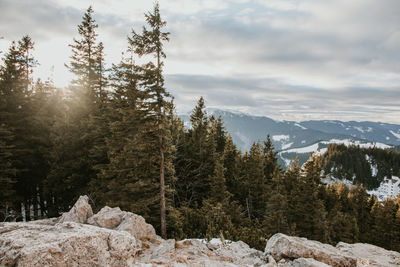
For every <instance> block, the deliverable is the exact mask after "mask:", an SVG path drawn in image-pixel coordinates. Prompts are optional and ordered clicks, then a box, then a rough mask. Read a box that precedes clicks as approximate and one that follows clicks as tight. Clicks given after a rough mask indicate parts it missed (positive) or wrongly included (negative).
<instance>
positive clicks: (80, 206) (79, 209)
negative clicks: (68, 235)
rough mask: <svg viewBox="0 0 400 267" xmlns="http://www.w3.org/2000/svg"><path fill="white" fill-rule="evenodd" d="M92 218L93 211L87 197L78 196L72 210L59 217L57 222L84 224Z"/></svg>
mask: <svg viewBox="0 0 400 267" xmlns="http://www.w3.org/2000/svg"><path fill="white" fill-rule="evenodd" d="M92 216H93V211H92V207H91V206H90V204H89V198H88V197H87V196H80V197H79V199H78V201H77V202H76V203H75V205H74V206H73V207H72V209H71V210H70V211H68V212H65V213H63V215H61V218H60V221H59V222H60V223H63V222H76V223H86V222H87V220H88V219H89V218H90V217H92Z"/></svg>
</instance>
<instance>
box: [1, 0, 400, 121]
mask: <svg viewBox="0 0 400 267" xmlns="http://www.w3.org/2000/svg"><path fill="white" fill-rule="evenodd" d="M91 4H92V5H93V7H94V10H95V14H94V17H95V19H96V21H97V23H98V24H99V39H100V40H102V41H103V42H104V44H105V52H106V54H107V63H108V64H109V65H110V64H111V63H112V62H117V61H118V60H119V58H120V53H121V52H122V51H123V50H124V48H125V47H126V35H128V34H129V33H130V31H131V29H132V28H134V29H135V30H139V31H140V28H141V25H143V24H144V16H143V13H144V12H147V11H149V10H151V8H152V5H153V2H152V1H145V0H143V1H131V0H121V1H110V0H96V1H94V0H70V1H62V0H47V1H46V0H36V1H30V0H19V1H13V0H3V1H1V2H0V36H4V37H5V38H6V39H7V40H13V39H19V38H20V37H21V36H22V35H24V34H26V33H29V34H30V35H31V36H32V38H33V39H34V40H35V41H36V44H37V45H36V47H37V50H36V51H37V54H38V56H39V58H38V59H39V61H40V62H43V66H42V67H43V68H44V69H49V68H50V66H51V64H52V62H54V61H59V62H60V64H59V65H58V67H57V66H56V70H57V69H58V74H57V76H58V77H59V78H60V79H64V80H66V79H67V78H66V77H67V76H66V75H63V71H64V72H65V71H66V70H64V69H63V67H62V64H63V63H65V62H66V61H68V55H69V53H70V49H69V48H68V46H67V45H68V43H70V42H71V41H72V38H73V37H76V36H77V32H76V25H78V24H79V23H80V21H81V17H82V15H83V13H84V11H85V10H86V8H87V7H88V6H89V5H91ZM160 7H161V14H162V16H163V18H164V19H166V20H167V23H168V24H167V28H166V30H167V31H169V32H171V36H170V37H171V41H170V42H169V43H168V44H166V46H165V50H166V54H167V59H166V65H165V74H166V75H167V79H166V81H167V85H168V87H169V88H171V91H172V92H173V93H174V95H175V97H176V102H177V103H179V104H178V108H179V109H191V108H192V107H193V106H194V105H195V102H196V100H197V98H198V97H199V96H200V95H204V96H205V97H206V98H207V101H208V103H209V104H210V105H214V106H219V105H220V106H225V107H227V108H230V109H235V108H236V109H240V110H242V111H247V112H251V113H254V114H258V115H263V114H264V115H268V114H269V115H271V116H274V117H275V118H284V119H296V118H301V117H302V116H303V117H304V118H309V117H313V118H314V117H315V118H317V117H318V114H320V116H322V117H324V118H328V117H329V116H331V117H330V118H336V117H341V118H350V119H357V118H358V119H364V118H371V119H374V120H375V119H376V120H378V119H379V118H380V119H381V120H387V121H392V122H398V123H400V121H399V119H398V118H400V114H399V106H398V104H397V103H396V101H395V100H396V99H397V98H398V97H397V95H398V93H397V92H399V91H400V64H399V63H398V62H400V53H399V52H398V50H399V47H400V28H399V26H398V25H400V1H398V0H386V1H385V2H384V3H383V2H382V1H380V0H354V1H347V0H326V1H320V0H268V1H260V0H213V1H211V0H185V1H183V0H160ZM15 21H18V23H15ZM11 22H12V23H11ZM4 41H5V40H2V41H1V42H0V45H2V43H4ZM41 47H42V48H41ZM1 48H2V47H0V49H1ZM53 64H54V63H53ZM43 73H45V71H43ZM68 79H69V78H68ZM64 82H66V81H64ZM393 114H394V115H393ZM335 116H336V117H335ZM352 116H353V117H354V118H351V117H352ZM396 116H397V117H396ZM291 117H292V118H291Z"/></svg>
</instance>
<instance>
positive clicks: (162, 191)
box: [159, 124, 167, 239]
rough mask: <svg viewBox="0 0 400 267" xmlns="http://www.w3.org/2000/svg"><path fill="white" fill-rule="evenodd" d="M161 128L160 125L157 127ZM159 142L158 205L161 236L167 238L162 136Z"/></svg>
mask: <svg viewBox="0 0 400 267" xmlns="http://www.w3.org/2000/svg"><path fill="white" fill-rule="evenodd" d="M159 126H160V128H161V124H160V125H159ZM159 142H160V161H161V162H160V202H161V203H160V204H161V236H162V238H164V239H165V238H166V237H167V222H166V218H165V179H164V151H163V148H162V145H163V143H162V136H161V135H160V136H159Z"/></svg>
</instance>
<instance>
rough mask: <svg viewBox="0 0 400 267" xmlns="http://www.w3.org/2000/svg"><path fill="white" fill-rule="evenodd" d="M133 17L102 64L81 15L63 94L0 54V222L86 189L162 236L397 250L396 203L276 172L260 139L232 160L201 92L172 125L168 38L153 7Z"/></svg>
mask: <svg viewBox="0 0 400 267" xmlns="http://www.w3.org/2000/svg"><path fill="white" fill-rule="evenodd" d="M145 21H146V25H145V27H144V28H143V29H142V30H141V31H140V32H136V31H132V34H131V35H130V36H129V37H128V41H127V47H126V51H125V52H124V54H123V58H122V59H121V61H120V62H119V63H117V64H112V65H111V66H108V65H107V64H106V62H104V53H103V49H104V47H103V44H102V43H101V42H98V39H97V37H98V36H97V28H98V25H97V24H96V22H95V20H94V14H93V10H92V9H91V8H89V9H88V10H87V12H86V13H85V14H84V16H83V19H82V23H81V24H80V25H78V33H79V35H78V37H77V38H76V39H74V40H72V42H71V45H70V47H71V60H70V62H69V63H67V64H66V65H67V66H68V69H69V70H70V71H71V72H72V73H73V74H74V77H75V79H74V80H73V81H72V82H71V85H70V86H69V87H68V88H65V89H60V88H55V87H54V85H53V83H52V81H51V79H49V80H47V81H40V80H38V81H33V79H32V72H34V70H35V66H36V65H37V62H36V60H35V59H34V57H33V55H34V42H33V40H31V39H30V38H29V37H28V36H25V37H23V38H22V39H21V40H20V41H18V42H15V43H13V44H12V45H11V47H10V48H9V50H8V51H5V52H4V53H3V54H2V55H3V59H2V60H3V61H2V64H1V69H0V96H1V97H0V118H1V124H0V135H1V139H0V149H1V150H0V157H1V158H0V164H1V165H0V220H1V221H6V220H9V221H11V220H23V219H24V220H33V219H39V218H43V217H54V216H58V215H59V214H60V213H61V212H63V211H66V210H68V209H69V208H70V207H71V205H72V204H73V203H74V202H75V201H76V199H77V198H78V196H79V195H82V194H88V195H89V196H90V199H91V202H92V205H93V207H95V209H99V208H100V207H102V206H104V205H109V206H119V207H121V209H123V210H127V211H132V212H134V213H137V214H140V215H142V216H143V217H145V218H146V220H147V221H148V222H149V223H151V224H153V225H154V226H155V227H156V229H157V232H158V233H159V234H161V235H162V236H163V237H174V238H178V239H179V238H186V237H207V238H210V237H215V236H223V237H224V238H226V239H233V240H239V239H240V240H243V241H245V242H247V243H248V244H250V245H251V246H253V247H256V248H260V249H263V248H264V246H265V239H266V238H269V237H270V236H271V235H272V234H274V233H277V232H281V233H287V234H291V235H298V236H304V237H307V238H311V239H315V240H320V241H322V242H328V243H337V242H339V241H345V242H350V243H351V242H368V243H372V244H376V245H379V246H382V247H385V248H388V249H394V250H398V251H400V211H399V204H400V198H397V199H395V200H387V201H385V202H383V203H380V202H378V201H377V199H376V198H375V197H369V196H368V194H367V193H366V190H365V188H364V187H362V186H360V185H356V186H354V187H351V188H347V187H346V186H345V185H344V184H339V185H329V186H325V185H323V184H322V183H321V175H320V174H321V170H322V168H323V167H329V166H325V165H323V162H321V160H320V158H317V157H311V158H310V159H309V161H307V162H306V164H305V165H304V166H303V167H302V168H300V166H299V164H298V163H297V161H294V162H293V163H292V165H291V166H290V167H289V168H288V169H287V170H286V171H284V170H282V169H281V167H280V166H279V164H278V163H277V153H276V152H275V150H274V146H273V144H272V142H271V139H270V138H269V136H266V137H265V141H264V142H261V143H254V144H253V145H252V146H251V148H250V150H249V151H248V152H246V153H244V154H241V153H240V152H239V150H238V149H237V148H236V146H235V144H234V143H233V141H232V138H231V136H230V135H229V134H228V133H227V132H226V130H225V128H224V125H223V121H222V120H221V119H220V118H215V117H213V116H208V115H207V113H206V112H205V104H204V99H203V98H200V99H199V101H198V103H197V106H196V107H194V109H193V111H192V113H191V116H190V121H191V125H192V127H191V128H189V129H187V128H185V127H184V126H183V121H182V120H180V119H179V118H178V117H177V116H176V115H175V108H174V103H173V96H171V95H170V94H169V93H168V92H167V90H166V88H165V86H164V79H163V66H164V60H166V55H165V53H164V52H163V44H164V43H165V42H167V41H168V38H169V35H168V33H167V32H165V31H164V26H165V25H166V22H164V21H163V20H162V19H161V16H160V13H159V7H158V5H155V7H154V9H153V10H152V11H151V12H149V13H146V14H145ZM138 62H140V64H139V63H138ZM373 153H377V155H378V154H379V153H380V152H379V151H377V152H374V151H371V155H375V154H373ZM332 157H333V155H332ZM376 158H377V159H378V158H379V159H381V160H382V164H383V163H385V164H392V163H393V162H386V161H385V160H386V159H385V157H382V158H381V157H380V156H377V157H376ZM345 160H346V164H347V163H349V164H351V162H352V157H350V158H345ZM396 160H397V159H396ZM397 162H398V161H397ZM360 164H362V163H360ZM356 166H358V165H356ZM392 167H393V168H395V166H394V165H393V166H392ZM367 178H368V177H367ZM360 179H362V178H360ZM96 211H97V210H96Z"/></svg>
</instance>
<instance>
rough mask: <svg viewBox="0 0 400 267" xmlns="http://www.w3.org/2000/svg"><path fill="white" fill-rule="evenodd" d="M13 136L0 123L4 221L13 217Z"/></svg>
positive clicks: (1, 217) (0, 192)
mask: <svg viewBox="0 0 400 267" xmlns="http://www.w3.org/2000/svg"><path fill="white" fill-rule="evenodd" d="M13 138H14V136H13V135H12V133H11V132H10V131H9V130H8V129H7V128H6V125H5V124H1V125H0V221H6V220H7V219H9V217H13V210H12V204H13V198H14V197H15V190H14V188H13V186H14V184H15V182H16V181H15V174H16V172H15V168H13V164H12V156H13V155H12V148H13V147H12V145H9V144H10V143H12V139H13Z"/></svg>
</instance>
